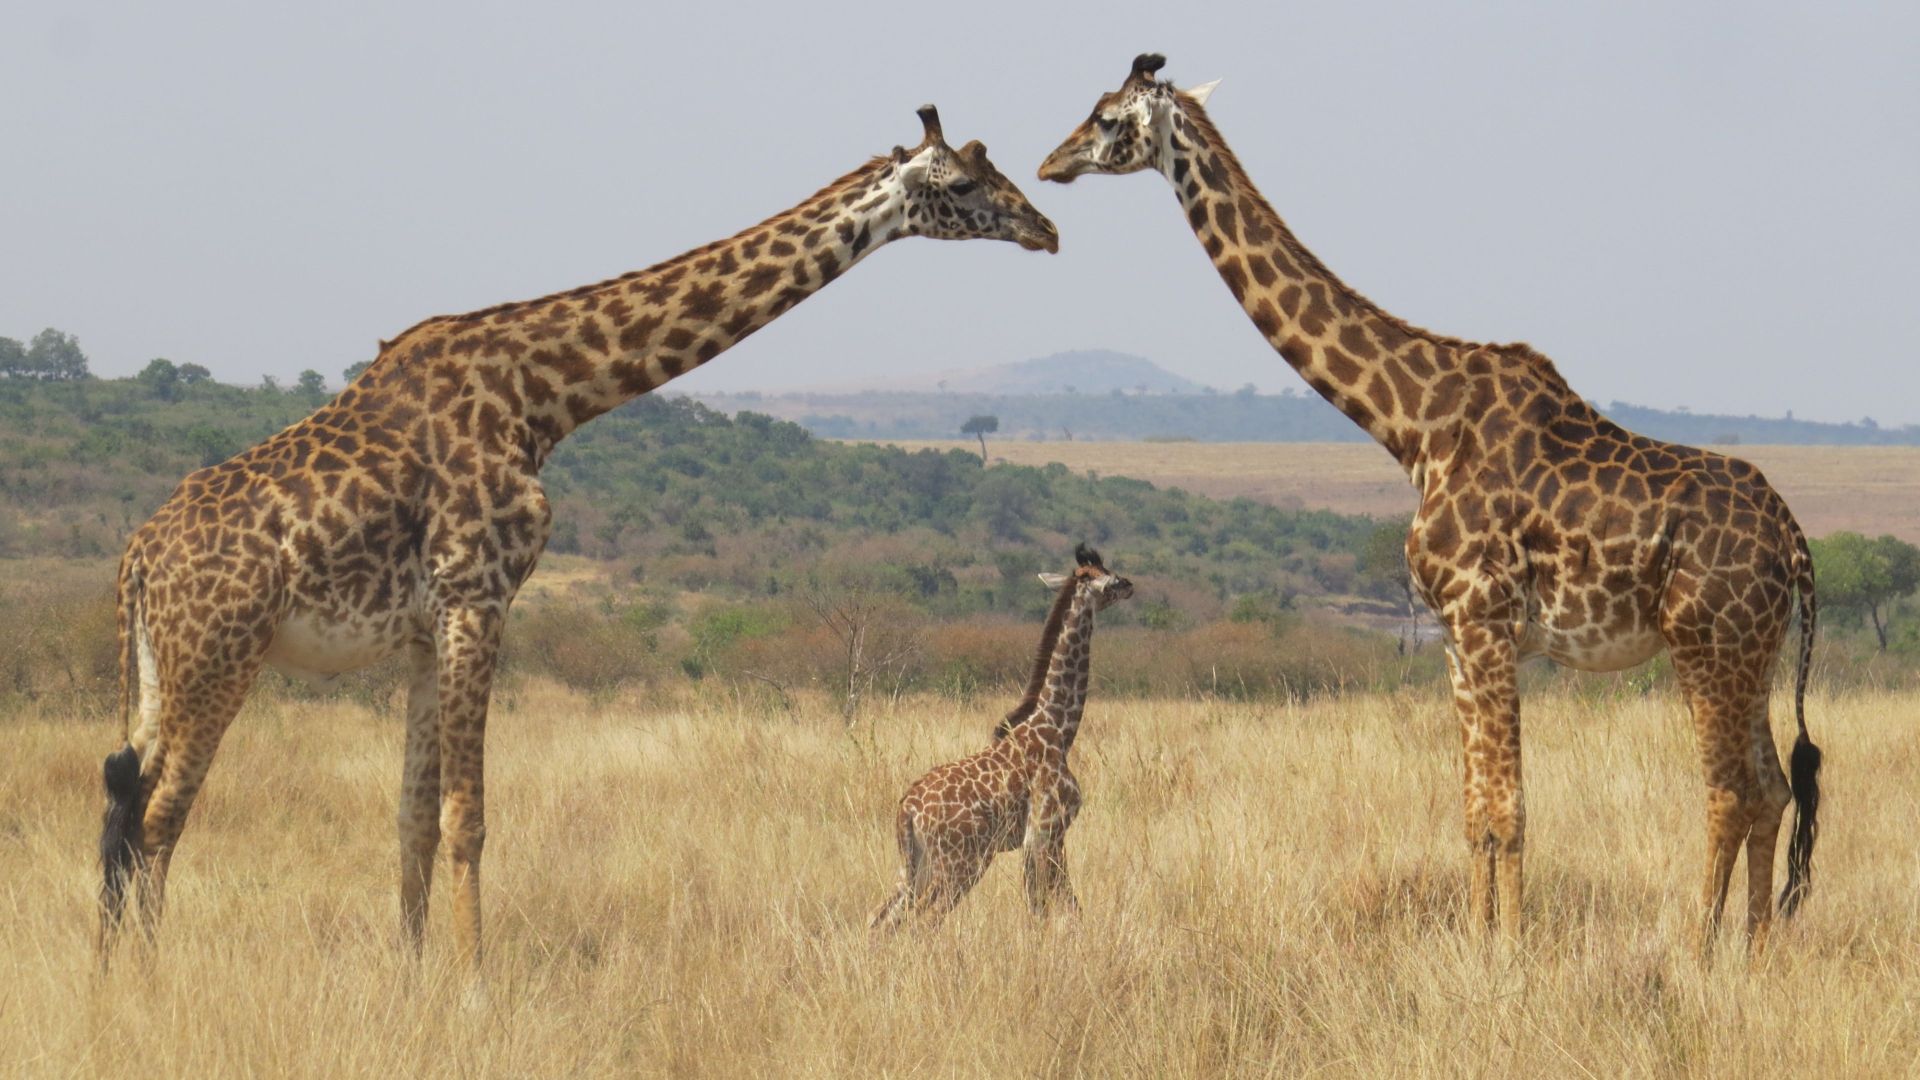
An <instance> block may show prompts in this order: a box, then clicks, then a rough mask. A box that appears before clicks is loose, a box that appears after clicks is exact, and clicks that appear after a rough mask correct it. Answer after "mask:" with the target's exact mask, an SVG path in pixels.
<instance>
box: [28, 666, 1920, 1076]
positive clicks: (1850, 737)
mask: <svg viewBox="0 0 1920 1080" xmlns="http://www.w3.org/2000/svg"><path fill="white" fill-rule="evenodd" d="M396 704H397V703H396ZM999 704H1002V703H999V702H997V701H996V702H977V703H967V704H963V703H956V702H953V701H948V700H931V699H930V700H924V701H919V702H912V703H909V704H906V705H903V706H901V707H899V708H898V709H897V710H895V711H892V712H883V711H880V710H877V709H876V710H875V711H874V712H873V713H872V714H870V716H869V717H868V718H867V719H866V720H865V721H863V723H862V725H861V726H860V727H858V728H857V729H855V730H854V731H852V732H849V731H847V730H845V729H843V728H842V727H841V726H840V725H839V723H838V722H837V719H836V716H835V714H834V712H833V710H832V707H831V704H830V703H828V702H825V701H812V700H806V701H802V702H801V703H800V704H799V706H798V707H797V710H796V711H793V712H784V711H779V710H776V709H772V708H770V707H769V706H768V705H767V704H766V703H764V702H758V701H754V700H750V699H736V700H733V701H724V702H723V701H718V700H713V699H707V700H700V699H689V700H685V701H662V700H659V699H657V698H655V699H647V698H641V697H637V696H636V697H631V698H612V699H603V700H599V701H589V700H587V699H583V698H580V697H577V696H571V695H569V694H567V693H565V692H562V691H559V690H557V689H552V688H549V687H544V686H538V685H530V686H527V687H524V688H522V689H521V690H519V691H517V692H515V693H514V694H512V695H511V696H510V697H508V699H507V700H503V701H502V702H500V703H499V705H498V707H497V710H496V713H495V717H494V722H493V724H492V731H491V732H490V733H489V736H490V746H489V754H490V756H489V771H490V777H489V779H490V784H489V793H490V795H491V800H490V801H491V806H490V808H489V809H490V816H489V826H490V829H489V840H490V843H489V847H488V854H487V870H486V878H485V886H484V888H485V899H486V904H487V910H488V916H489V923H488V927H487V941H488V949H489V952H488V955H487V958H486V962H485V972H486V982H485V987H484V993H483V994H482V993H476V992H474V991H473V990H472V988H471V986H470V984H469V983H468V981H467V980H466V978H465V977H464V976H463V975H462V974H461V973H460V972H459V971H458V970H456V969H454V967H453V966H452V965H450V964H449V963H448V958H447V952H448V948H447V944H448V934H447V929H446V926H445V911H444V905H443V906H442V908H440V909H437V910H436V912H435V918H434V920H433V926H432V929H431V931H430V941H429V947H428V951H427V955H426V958H425V960H424V961H423V962H420V963H416V962H415V961H414V960H413V959H412V958H411V956H410V955H409V953H408V952H407V951H406V950H405V949H403V948H402V947H401V944H400V941H399V931H398V926H397V923H398V918H397V901H396V899H395V882H394V877H395V862H396V860H395V853H394V850H393V840H392V839H391V837H392V833H393V829H392V826H391V824H390V822H391V821H392V820H393V816H394V809H395V799H396V789H397V786H398V775H399V760H400V724H399V720H398V717H397V715H395V713H394V711H393V710H388V711H386V712H374V711H369V710H368V709H366V708H364V707H362V706H359V705H353V704H349V703H347V702H344V701H305V702H301V701H286V700H280V701H274V700H258V701H256V702H255V703H253V704H250V705H249V706H248V708H247V710H246V712H245V713H243V714H242V716H241V717H240V719H239V721H238V722H237V723H236V724H235V725H234V727H233V729H232V731H231V732H230V734H229V736H228V739H227V742H226V745H225V746H224V748H223V750H222V753H221V759H220V760H219V762H218V763H217V765H216V766H215V769H214V772H213V774H212V778H211V781H210V783H209V786H208V787H207V789H206V790H205V792H204V793H203V795H202V797H201V799H200V801H199V804H198V805H197V806H196V808H195V810H194V816H193V820H192V822H191V824H190V826H189V828H188V831H187V834H186V837H185V840H184V843H183V846H182V848H181V852H180V855H179V857H178V858H177V859H176V861H175V864H174V878H173V887H172V890H171V894H170V897H169V900H170V910H169V912H168V917H167V919H166V921H165V923H164V925H163V926H162V927H161V930H160V933H159V936H158V942H157V950H156V951H155V952H154V953H151V954H146V955H144V957H143V954H142V952H141V950H139V949H138V948H135V947H128V948H123V950H122V953H121V956H120V959H119V963H118V964H117V966H116V967H115V968H114V970H113V973H112V975H111V977H110V978H108V979H106V980H104V981H102V980H101V979H100V978H99V977H97V976H96V974H95V973H94V970H93V967H92V952H91V932H92V927H93V917H94V915H93V911H94V909H93V901H92V894H93V890H94V888H95V882H96V880H97V879H96V877H95V870H94V866H93V860H92V858H91V849H92V847H93V844H94V840H95V826H96V820H97V813H98V808H99V795H98V794H97V789H98V780H97V777H98V770H99V762H100V758H101V756H102V754H103V753H104V752H105V751H106V750H107V749H110V748H111V746H112V745H113V744H114V743H115V742H117V740H118V731H117V728H116V727H114V726H113V725H109V724H107V723H94V722H85V723H82V722H75V721H72V720H65V719H59V718H57V717H55V716H54V715H52V714H47V715H41V714H38V713H34V712H27V713H19V712H16V713H13V714H11V715H8V716H6V717H5V718H4V719H0V735H3V737H4V738H5V740H6V742H7V745H8V754H7V755H6V760H7V762H8V764H7V765H6V767H5V768H6V772H5V777H4V780H5V782H4V783H0V892H3V893H4V905H5V911H6V915H5V917H4V918H0V968H3V969H4V971H5V972H6V977H5V978H0V1032H4V1037H0V1065H4V1068H5V1071H6V1072H8V1073H10V1074H20V1075H69V1074H76V1073H79V1074H88V1075H110V1076H125V1077H134V1076H237V1075H266V1076H316V1077H318V1076H327V1077H331V1076H343V1075H378V1076H443V1075H445V1076H452V1075H459V1076H531V1075H609V1074H618V1075H722V1076H738V1075H757V1074H772V1073H778V1074H782V1075H795V1076H877V1075H892V1076H913V1075H928V1076H996V1077H997V1076H1021V1075H1042V1074H1044V1075H1094V1076H1107V1075H1132V1076H1198V1075H1278V1076H1299V1075H1309V1074H1314V1075H1318V1074H1322V1073H1328V1074H1333V1075H1365V1076H1373V1075H1404V1076H1412V1075H1418V1076H1435V1075H1495V1076H1576V1075H1590V1076H1621V1075H1674V1076H1752V1075H1848V1076H1857V1075H1913V1074H1914V1072H1915V1071H1916V1069H1920V1004H1916V1003H1917V1002H1920V923H1916V919H1915V916H1916V914H1917V912H1916V907H1917V906H1920V900H1917V899H1916V897H1917V896H1920V892H1917V891H1916V888H1915V886H1916V884H1920V856H1917V855H1916V849H1915V845H1914V843H1913V838H1912V832H1911V829H1912V824H1913V812H1912V806H1913V803H1912V793H1913V792H1914V791H1915V790H1916V788H1920V742H1916V740H1915V739H1914V737H1913V718H1914V716H1915V714H1916V712H1920V699H1916V696H1915V695H1912V694H1901V695H1895V694H1887V693H1861V694H1859V695H1850V696H1844V697H1841V698H1837V699H1830V698H1825V697H1816V698H1815V700H1814V701H1813V702H1812V708H1811V714H1812V718H1813V724H1814V726H1815V731H1816V735H1817V736H1818V737H1819V738H1820V740H1821V741H1823V742H1824V743H1825V745H1826V748H1827V751H1828V758H1827V771H1826V778H1827V802H1826V806H1825V810H1824V814H1823V820H1824V823H1825V831H1824V837H1823V839H1822V842H1821V845H1820V850H1819V853H1818V858H1817V860H1816V869H1817V871H1818V878H1817V891H1816V893H1815V895H1814V897H1813V899H1812V901H1811V902H1810V903H1809V905H1808V907H1807V908H1806V909H1805V911H1804V913H1803V915H1802V916H1801V918H1800V919H1799V920H1798V921H1797V922H1796V923H1794V924H1792V925H1790V926H1787V927H1785V928H1784V929H1783V930H1781V931H1780V932H1779V933H1777V934H1776V937H1775V940H1774V948H1773V949H1772V950H1771V951H1770V952H1769V953H1768V954H1766V956H1765V957H1764V959H1763V960H1761V961H1759V962H1755V963H1749V961H1748V960H1747V958H1746V957H1745V956H1744V955H1743V950H1742V948H1741V946H1740V944H1739V942H1738V939H1737V938H1736V937H1733V936H1727V937H1725V938H1723V947H1722V949H1721V950H1720V952H1719V953H1718V955H1717V957H1716V958H1715V959H1714V960H1713V961H1712V962H1711V963H1708V964H1705V965H1703V964H1701V963H1700V962H1698V961H1696V960H1695V959H1694V957H1693V955H1692V953H1691V950H1690V948H1689V946H1688V941H1689V922H1690V918H1691V913H1692V911H1693V906H1692V904H1693V898H1694V896H1695V893H1696V889H1697V886H1698V875H1699V873H1700V870H1701V867H1700V859H1701V850H1702V847H1703V838H1702V821H1701V810H1702V804H1703V795H1702V790H1701V786H1700V783H1699V780H1698V778H1697V775H1696V767H1695V765H1694V754H1693V749H1692V745H1691V736H1690V735H1689V732H1688V725H1687V721H1686V719H1685V715H1684V713H1683V711H1682V710H1681V708H1680V706H1679V704H1678V703H1677V702H1676V701H1674V700H1672V699H1670V698H1667V697H1663V696H1659V695H1654V696H1650V697H1641V696H1637V695H1632V694H1627V695H1625V696H1622V695H1620V694H1619V693H1617V692H1615V691H1605V692H1596V693H1589V694H1586V695H1585V696H1582V695H1581V694H1579V693H1574V692H1563V693H1559V694H1556V695H1552V696H1547V697H1544V698H1541V697H1536V698H1534V699H1532V700H1531V701H1530V702H1529V703H1528V717H1529V719H1528V745H1527V755H1528V756H1527V770H1528V782H1529V784H1530V789H1529V809H1530V814H1529V817H1530V819H1531V831H1530V837H1531V841H1532V843H1531V844H1530V860H1529V864H1528V869H1529V879H1528V881H1529V892H1528V895H1527V905H1528V911H1527V914H1528V917H1529V922H1530V931H1529V934H1528V936H1527V937H1526V939H1525V941H1524V944H1523V946H1522V947H1521V948H1520V949H1519V950H1518V952H1517V953H1514V954H1512V955H1503V954H1502V953H1501V952H1500V951H1499V950H1497V949H1492V948H1489V947H1487V946H1486V945H1484V944H1483V943H1482V942H1481V941H1480V940H1479V939H1478V938H1477V937H1476V936H1474V935H1472V934H1470V933H1467V932H1465V930H1464V927H1463V912H1462V902H1463V898H1464V893H1465V885H1466V875H1465V858H1464V852H1463V850H1462V844H1461V842H1460V840H1459V830H1460V826H1459V819H1458V810H1457V807H1458V794H1457V793H1458V787H1459V778H1458V775H1457V772H1456V770H1457V767H1458V766H1457V756H1458V740H1457V737H1456V735H1455V733H1454V730H1453V726H1452V722H1451V720H1450V719H1449V718H1448V714H1447V712H1446V707H1445V703H1444V701H1443V700H1442V698H1441V697H1440V695H1439V694H1438V693H1437V692H1434V693H1426V692H1422V693H1419V694H1406V695H1399V696H1394V697H1382V696H1364V695H1360V696H1352V697H1347V698H1343V699H1332V700H1326V701H1323V702H1317V703H1311V704H1300V705H1267V706H1261V705H1245V704H1242V705H1228V704H1223V703H1217V702H1208V701H1199V700H1192V701H1120V700H1117V699H1115V700H1110V701H1102V700H1100V699H1098V698H1097V697H1096V699H1095V701H1094V703H1093V705H1092V707H1091V708H1090V710H1089V717H1088V723H1087V728H1086V730H1085V732H1084V733H1083V735H1082V737H1081V740H1080V742H1079V744H1078V746H1077V748H1076V750H1075V758H1076V763H1075V767H1076V770H1077V771H1078V773H1079V775H1080V777H1081V780H1082V783H1083V786H1084V787H1085V790H1086V792H1087V806H1086V809H1085V811H1084V812H1083V814H1082V816H1081V818H1080V821H1079V823H1078V824H1077V825H1076V826H1075V828H1074V831H1073V833H1072V834H1071V837H1070V839H1069V852H1070V861H1071V864H1072V872H1073V875H1074V881H1075V884H1076V886H1077V889H1078V891H1079V894H1080V897H1081V901H1082V903H1083V905H1084V910H1083V912H1082V913H1081V914H1080V916H1079V917H1078V918H1077V919H1064V920H1059V921H1056V922H1054V923H1052V924H1050V925H1038V924H1036V923H1034V922H1033V921H1032V920H1031V919H1030V918H1029V917H1028V915H1027V912H1026V910H1025V904H1024V899H1023V895H1022V891H1021V886H1020V882H1019V860H1018V858H1017V857H1016V856H1005V857H1002V858H1001V859H999V860H998V861H997V862H996V864H995V865H994V867H993V868H992V870H991V871H990V872H989V874H988V876H987V878H986V880H985V881H984V882H983V884H982V885H981V886H980V888H978V889H977V890H976V891H975V893H974V895H973V896H971V897H970V898H969V899H968V900H967V902H966V903H965V904H963V905H962V906H961V907H960V909H959V910H958V911H957V912H956V913H955V914H954V916H953V917H951V918H950V919H948V920H947V921H946V922H945V923H944V924H942V925H939V926H937V927H931V928H928V927H921V928H916V929H914V930H910V931H908V932H906V933H903V934H902V935H900V936H899V937H897V938H894V939H892V940H889V941H884V942H880V943H873V942H870V941H869V939H868V937H867V934H866V930H865V925H864V924H865V919H866V916H867V914H868V913H869V911H870V910H871V909H872V907H873V906H874V905H875V904H876V903H877V902H878V901H879V900H880V899H881V898H882V897H883V896H884V895H885V893H886V892H887V890H888V889H889V888H890V886H891V882H892V878H893V873H894V869H895V862H894V851H893V842H892V835H891V810H892V805H893V803H894V800H895V799H896V798H897V797H898V796H899V794H900V792H901V791H902V790H903V789H904V787H905V785H906V784H907V783H908V782H909V781H910V780H911V779H912V778H913V777H915V776H917V775H918V774H919V773H920V772H921V771H923V770H924V769H926V768H927V767H928V766H930V765H933V764H935V763H937V762H940V761H943V760H947V759H949V758H951V757H953V756H956V755H958V754H960V753H962V752H963V751H966V750H968V749H971V748H974V747H975V746H977V745H978V744H980V743H981V741H982V740H983V739H984V737H985V735H986V732H987V730H988V727H989V726H990V724H991V721H992V720H993V718H994V716H995V715H996V712H997V710H996V707H995V706H997V705H999ZM1781 704H1783V703H1777V705H1776V713H1777V714H1778V710H1779V708H1780V705H1781ZM1737 877H1739V878H1744V874H1740V875H1737ZM442 885H444V876H443V878H442ZM1738 904H1739V899H1738V896H1737V895H1736V897H1735V900H1734V905H1735V906H1736V907H1737V905H1738Z"/></svg>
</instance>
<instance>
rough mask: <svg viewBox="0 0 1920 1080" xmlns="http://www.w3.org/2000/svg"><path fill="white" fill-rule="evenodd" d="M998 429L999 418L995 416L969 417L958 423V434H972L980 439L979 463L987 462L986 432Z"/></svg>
mask: <svg viewBox="0 0 1920 1080" xmlns="http://www.w3.org/2000/svg"><path fill="white" fill-rule="evenodd" d="M999 430H1000V418H999V417H997V416H974V417H969V418H968V419H967V422H966V423H964V424H961V425H960V434H962V435H972V436H973V437H974V438H977V439H979V440H980V464H982V465H985V464H986V463H987V434H988V433H989V432H994V431H999Z"/></svg>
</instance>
